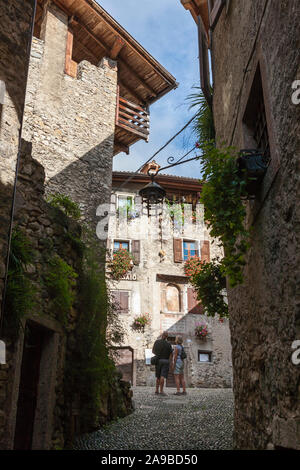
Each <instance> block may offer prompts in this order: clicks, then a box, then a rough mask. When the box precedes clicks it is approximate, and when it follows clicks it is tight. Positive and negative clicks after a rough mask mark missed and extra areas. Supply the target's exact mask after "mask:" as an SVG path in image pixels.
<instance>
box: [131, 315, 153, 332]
mask: <svg viewBox="0 0 300 470" xmlns="http://www.w3.org/2000/svg"><path fill="white" fill-rule="evenodd" d="M150 321H151V318H150V315H149V313H144V314H142V315H139V316H138V317H136V318H135V319H134V321H133V324H132V328H133V329H134V330H137V331H144V330H145V327H146V326H147V325H149V324H150Z"/></svg>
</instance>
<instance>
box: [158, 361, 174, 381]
mask: <svg viewBox="0 0 300 470" xmlns="http://www.w3.org/2000/svg"><path fill="white" fill-rule="evenodd" d="M169 364H170V361H169V359H159V361H158V364H156V366H155V376H156V378H157V379H159V378H160V377H164V378H165V379H166V378H167V377H168V373H169Z"/></svg>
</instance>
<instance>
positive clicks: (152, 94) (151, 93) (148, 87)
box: [118, 57, 157, 97]
mask: <svg viewBox="0 0 300 470" xmlns="http://www.w3.org/2000/svg"><path fill="white" fill-rule="evenodd" d="M118 63H119V64H121V69H122V67H123V68H124V69H126V70H127V72H128V73H129V74H131V75H132V76H133V77H134V78H135V79H136V80H137V81H138V82H139V83H140V84H141V85H142V86H143V87H144V88H145V89H146V90H147V91H148V93H150V95H151V96H154V97H156V96H157V93H156V92H155V91H154V90H153V88H152V87H151V86H150V85H148V83H146V82H145V80H143V79H142V78H141V77H140V76H139V75H138V74H137V73H136V72H135V71H134V70H133V69H132V68H131V67H130V66H129V65H128V64H127V63H126V62H125V60H124V59H122V58H121V57H119V59H118Z"/></svg>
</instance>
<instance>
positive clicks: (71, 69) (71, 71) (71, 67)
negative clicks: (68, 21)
mask: <svg viewBox="0 0 300 470" xmlns="http://www.w3.org/2000/svg"><path fill="white" fill-rule="evenodd" d="M73 39H74V35H73V31H72V29H71V28H69V29H68V34H67V46H66V61H65V73H66V74H67V75H70V77H73V78H76V77H77V64H76V62H74V60H72V53H73Z"/></svg>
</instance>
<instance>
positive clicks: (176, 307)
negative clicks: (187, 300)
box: [166, 284, 181, 312]
mask: <svg viewBox="0 0 300 470" xmlns="http://www.w3.org/2000/svg"><path fill="white" fill-rule="evenodd" d="M180 304H181V302H180V289H179V288H178V287H177V286H176V285H175V284H168V285H167V288H166V309H167V311H168V312H180V310H181V308H180Z"/></svg>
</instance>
